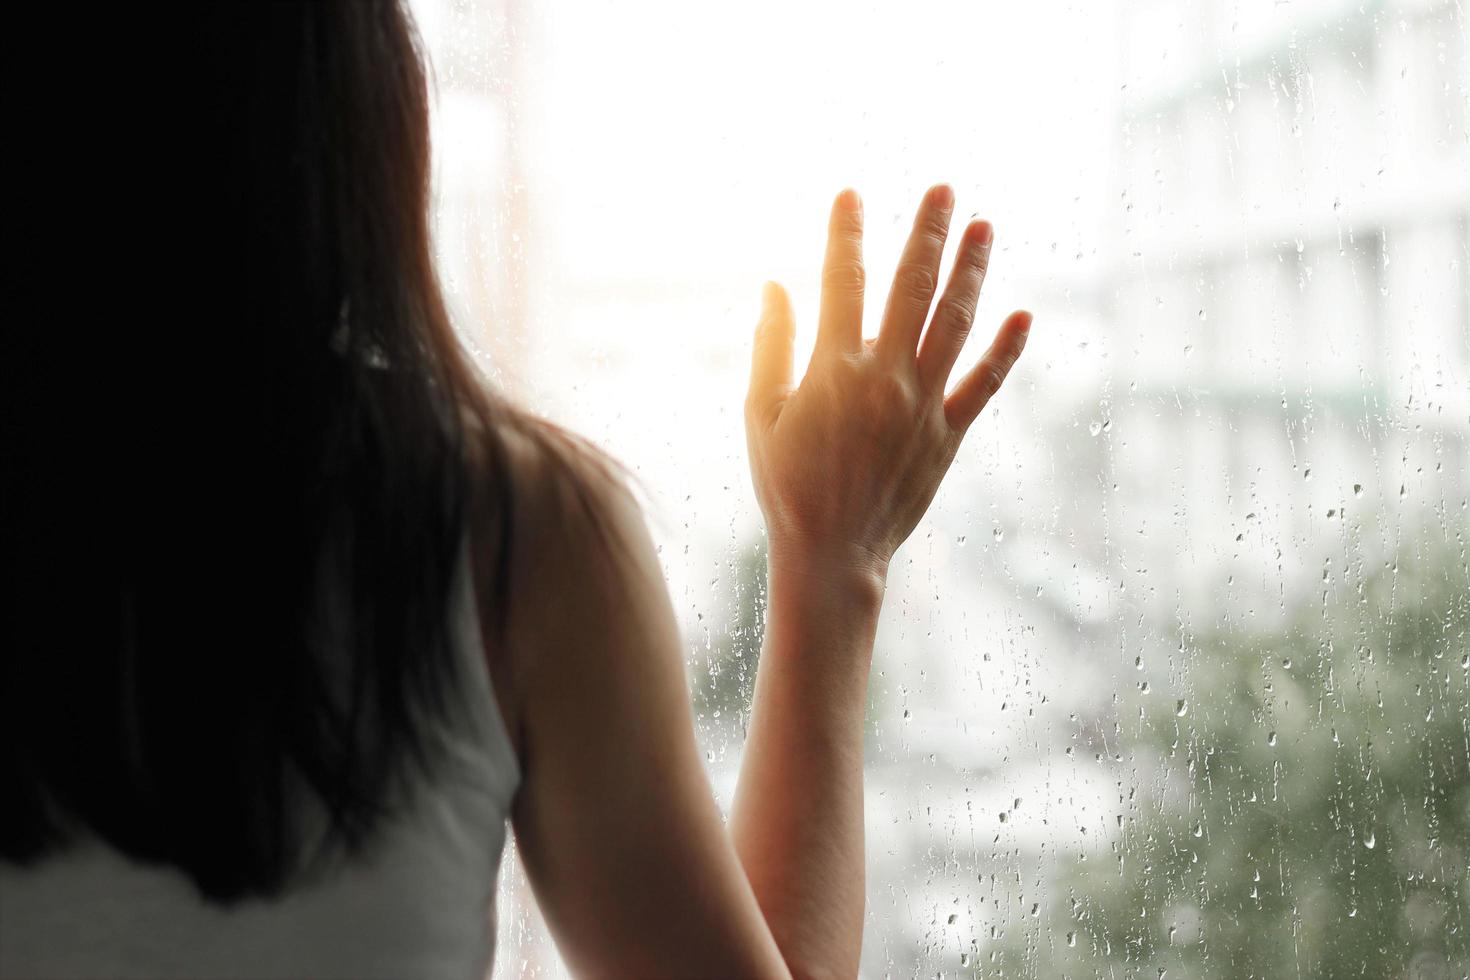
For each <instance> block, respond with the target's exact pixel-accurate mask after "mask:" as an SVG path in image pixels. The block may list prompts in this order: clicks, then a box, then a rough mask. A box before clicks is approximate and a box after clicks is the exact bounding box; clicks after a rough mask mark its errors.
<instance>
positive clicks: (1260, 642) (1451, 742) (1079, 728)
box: [415, 0, 1470, 980]
mask: <svg viewBox="0 0 1470 980" xmlns="http://www.w3.org/2000/svg"><path fill="white" fill-rule="evenodd" d="M415 9H416V13H417V15H418V17H419V19H420V24H421V27H422V29H423V32H424V34H425V37H426V41H427V44H428V47H429V50H430V54H431V60H432V62H433V65H434V68H435V76H436V78H435V81H436V87H437V101H436V109H435V128H434V138H435V152H436V201H437V212H436V230H437V234H438V242H439V249H440V261H441V264H442V268H443V270H444V279H445V283H446V290H447V293H448V295H449V297H450V300H451V303H452V305H453V307H454V311H455V314H456V317H457V318H458V321H459V323H460V325H461V327H462V328H463V329H464V331H465V332H466V335H467V336H468V337H469V339H470V341H471V343H472V344H473V345H474V346H475V348H476V350H477V351H478V352H479V354H480V356H482V357H483V359H484V362H485V363H486V364H487V366H489V367H490V369H491V370H492V372H493V373H494V374H495V376H496V377H497V378H498V379H499V380H500V382H501V383H502V384H503V385H504V386H505V387H506V388H507V389H509V390H510V391H511V392H512V393H513V394H514V395H516V396H518V397H522V398H525V399H527V400H529V401H530V402H531V403H532V404H534V405H535V406H536V407H537V408H538V409H541V410H544V411H546V412H548V413H549V414H551V415H552V416H553V417H555V418H557V419H558V420H561V421H564V422H566V423H568V424H570V425H571V426H573V427H575V428H577V429H579V430H581V431H583V432H585V433H587V434H589V435H590V436H592V437H593V438H594V439H596V440H597V441H599V442H600V443H602V444H603V445H605V446H606V447H607V448H609V449H610V450H612V451H613V452H614V453H615V454H617V455H618V456H619V457H621V458H622V459H623V460H625V461H626V462H627V463H628V464H629V465H630V466H632V468H633V469H634V470H635V471H637V472H638V473H640V474H641V475H642V477H643V478H644V479H645V480H646V482H647V484H648V486H649V487H650V488H652V489H653V490H654V491H656V496H655V498H654V499H653V500H652V501H651V502H650V515H651V518H652V523H653V530H654V534H655V537H656V539H657V540H658V542H659V543H660V546H661V553H662V556H663V560H664V563H665V567H666V571H667V574H668V577H669V581H670V586H671V589H672V592H673V596H674V599H675V603H676V605H677V606H678V608H679V609H680V610H681V612H682V613H683V614H684V617H685V619H684V629H685V639H686V643H687V646H688V654H689V672H690V683H691V695H692V697H693V698H694V701H695V705H696V709H697V712H698V716H699V728H700V732H699V734H700V738H701V740H702V742H703V745H704V748H705V749H706V753H707V754H706V759H707V761H708V765H709V771H710V774H711V779H712V781H713V783H714V785H715V787H716V789H717V793H718V794H719V795H720V796H721V798H722V800H724V801H725V802H728V799H729V795H730V792H731V790H732V789H733V785H734V778H735V767H736V764H737V762H738V759H739V751H740V744H741V738H742V730H743V724H744V721H745V714H744V711H745V706H746V704H747V703H748V697H749V692H750V681H751V679H752V673H751V672H752V670H753V666H754V662H755V651H756V649H757V647H758V644H759V630H760V625H759V608H760V607H759V602H760V597H761V589H762V582H761V578H762V576H761V569H762V562H761V547H762V545H761V534H760V530H759V528H760V524H759V520H758V513H757V511H756V508H755V504H754V500H753V498H752V495H751V493H750V491H749V478H748V475H747V471H746V468H745V459H744V440H743V435H742V430H741V413H740V405H741V400H742V398H743V392H744V384H745V377H746V366H747V363H748V360H747V358H748V344H749V340H750V335H751V330H752V328H753V325H754V318H755V315H756V310H757V305H758V297H759V287H760V282H761V280H762V279H765V278H774V279H778V280H780V281H782V282H784V283H785V284H786V285H787V286H788V288H790V289H791V291H792V293H793V296H794V298H795V300H796V303H797V310H798V317H799V328H800V330H801V334H800V335H799V338H798V342H799V343H801V342H802V341H805V343H807V344H808V345H809V344H810V343H811V341H812V339H813V334H814V329H815V322H816V301H817V289H818V267H819V264H820V257H821V251H822V243H823V234H824V224H825V216H826V209H827V206H828V203H829V201H830V199H831V197H832V195H834V194H835V193H836V191H837V190H839V189H840V188H841V187H842V186H843V185H846V184H852V185H853V186H856V187H858V188H859V189H860V190H861V191H862V193H863V195H864V199H865V203H866V209H867V225H868V234H867V259H868V263H869V269H870V282H871V284H872V286H871V289H872V293H871V299H870V301H869V304H868V306H869V311H870V314H871V316H872V317H873V320H872V322H871V323H870V330H869V333H870V334H871V333H872V332H873V330H872V327H873V326H874V325H875V324H876V318H877V315H878V313H879V311H880V310H881V307H882V299H883V295H884V290H885V289H886V280H887V278H888V276H889V275H890V274H891V272H892V269H893V265H894V263H895V261H896V259H897V256H898V251H899V248H900V246H901V244H902V241H903V238H904V236H905V234H906V233H907V228H908V223H909V220H910V218H911V216H912V213H913V208H914V207H915V205H916V204H917V202H918V199H919V197H920V195H921V194H922V193H923V191H924V189H925V188H926V187H927V186H928V185H929V184H931V183H933V182H935V181H938V180H947V181H949V182H951V183H952V184H953V185H954V187H955V190H956V193H957V196H958V201H959V203H958V207H957V215H959V216H960V217H963V216H965V215H968V214H969V213H971V212H972V211H973V212H979V213H980V214H981V215H983V216H985V217H988V218H991V219H992V220H993V221H994V222H995V224H996V228H997V236H998V252H997V254H996V256H995V259H994V261H993V264H992V270H991V274H990V277H989V281H988V283H987V286H986V295H985V298H984V299H983V300H982V305H981V321H982V325H981V327H980V328H979V329H984V328H985V326H989V325H994V324H996V323H998V321H999V319H1000V316H1001V315H1002V314H1003V313H1004V312H1006V311H1008V310H1010V309H1011V308H1013V307H1017V306H1025V307H1027V308H1030V309H1032V310H1034V311H1035V313H1036V316H1037V320H1036V328H1035V330H1034V331H1033V334H1032V340H1031V346H1030V349H1028V351H1027V353H1026V356H1025V357H1024V359H1023V360H1022V363H1021V365H1020V366H1019V367H1018V369H1017V373H1016V374H1014V375H1013V376H1012V380H1011V381H1010V382H1009V383H1008V384H1007V387H1006V389H1005V390H1004V392H1003V393H1002V394H1001V396H1000V397H999V398H998V399H997V400H996V402H995V403H993V405H992V407H990V408H988V409H987V410H986V413H985V415H984V417H983V419H982V421H981V422H980V423H978V424H977V427H976V428H975V429H974V430H973V431H972V434H971V435H970V437H969V439H968V441H967V444H966V446H965V447H964V449H963V450H962V454H961V458H960V460H959V461H958V462H957V464H956V466H955V469H954V471H953V473H952V474H951V476H950V478H949V480H948V481H947V483H946V485H945V487H944V488H943V489H942V490H941V492H940V495H939V497H938V499H937V500H936V501H935V504H934V507H933V510H932V512H931V514H930V515H929V517H928V518H926V520H925V522H924V523H922V524H921V525H920V526H919V528H918V530H917V531H916V532H915V533H914V535H913V537H912V538H911V539H910V541H909V542H908V544H907V545H905V547H904V549H903V550H902V551H901V552H900V553H899V557H898V560H897V561H896V562H895V567H894V569H893V573H892V576H891V581H890V589H889V598H888V602H887V605H886V608H885V613H884V619H883V623H882V626H881V628H880V632H879V638H878V644H877V652H876V658H875V667H874V677H873V682H872V692H873V701H872V706H871V711H870V716H869V721H868V725H869V728H868V756H867V757H868V760H869V772H868V784H867V785H868V798H867V807H868V809H867V821H868V842H869V845H868V846H869V853H868V868H869V871H868V881H869V895H868V920H867V927H866V930H865V938H864V957H863V970H864V975H865V976H873V977H881V976H895V977H908V976H925V977H932V976H945V977H948V976H966V977H970V976H975V977H1060V976H1070V977H1099V978H1102V977H1107V978H1114V977H1137V978H1147V980H1155V978H1158V977H1161V976H1168V977H1191V978H1235V977H1251V976H1255V977H1275V976H1300V977H1321V978H1327V977H1385V976H1395V977H1406V978H1407V977H1411V978H1423V980H1428V978H1440V977H1446V978H1447V977H1460V976H1463V975H1465V974H1466V973H1467V971H1470V874H1467V870H1466V869H1467V867H1470V735H1467V732H1470V552H1467V549H1470V540H1467V533H1470V505H1467V500H1470V41H1467V38H1470V26H1467V22H1466V19H1465V18H1466V13H1465V10H1464V7H1463V5H1462V4H1457V3H1453V2H1448V0H1414V2H1409V0H1368V2H1352V3H1348V2H1340V0H1312V2H1306V0H1296V2H1292V3H1286V2H1281V0H1277V2H1272V0H1235V2H1231V0H1183V2H1172V0H1171V2H1160V0H1153V2H1142V3H1117V4H1112V3H1093V2H1088V0H1046V2H1041V3H1034V4H1006V5H993V4H978V3H959V2H952V3H938V2H920V3H917V4H906V5H893V4H876V3H863V2H860V3H857V4H851V3H844V4H838V3H832V4H821V5H818V4H810V5H808V4H782V3H775V2H773V0H755V2H751V3H744V4H737V5H729V6H719V7H717V6H711V5H706V4H688V3H677V2H671V0H644V2H638V3H618V4H614V3H611V2H602V0H596V2H587V3H577V4H558V3H532V2H530V0H415ZM952 250H953V243H951V249H950V251H951V252H952ZM972 343H976V346H977V351H976V352H971V357H973V356H974V355H975V353H977V352H978V347H979V346H980V343H979V342H978V338H977V341H974V342H972ZM801 362H802V358H801V356H800V353H799V354H798V363H801ZM502 892H503V894H502V898H501V901H502V923H501V929H502V936H501V944H500V955H499V964H498V971H499V973H500V975H504V976H510V975H513V974H519V973H528V974H530V975H537V976H557V975H560V972H561V967H560V966H559V964H558V962H557V960H556V957H555V952H554V950H553V949H552V948H551V947H550V946H549V945H548V944H547V943H546V940H545V938H544V935H543V934H542V933H541V931H540V926H539V920H538V918H537V916H536V914H535V911H534V903H533V902H532V901H531V899H530V897H529V892H528V890H527V889H526V887H525V884H524V880H523V878H522V877H520V876H519V874H518V873H517V872H516V871H515V869H514V866H513V865H510V866H509V870H508V872H507V874H506V875H505V876H504V881H503V884H502Z"/></svg>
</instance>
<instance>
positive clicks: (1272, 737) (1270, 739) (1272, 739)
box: [1266, 732, 1276, 746]
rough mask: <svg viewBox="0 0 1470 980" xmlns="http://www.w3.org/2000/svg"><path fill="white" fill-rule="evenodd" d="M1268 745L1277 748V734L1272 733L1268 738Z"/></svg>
mask: <svg viewBox="0 0 1470 980" xmlns="http://www.w3.org/2000/svg"><path fill="white" fill-rule="evenodd" d="M1266 744H1267V745H1270V746H1275V744H1276V733H1275V732H1271V733H1269V734H1268V735H1267V736H1266Z"/></svg>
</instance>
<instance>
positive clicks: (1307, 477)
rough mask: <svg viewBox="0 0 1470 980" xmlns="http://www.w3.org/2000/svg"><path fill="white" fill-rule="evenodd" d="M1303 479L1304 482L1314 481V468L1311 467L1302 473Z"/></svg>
mask: <svg viewBox="0 0 1470 980" xmlns="http://www.w3.org/2000/svg"><path fill="white" fill-rule="evenodd" d="M1302 479H1303V480H1306V481H1308V482H1310V481H1311V479H1312V468H1311V467H1310V466H1308V467H1307V468H1306V469H1305V470H1303V471H1302Z"/></svg>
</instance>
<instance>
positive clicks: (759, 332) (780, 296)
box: [745, 282, 796, 423]
mask: <svg viewBox="0 0 1470 980" xmlns="http://www.w3.org/2000/svg"><path fill="white" fill-rule="evenodd" d="M795 337H796V316H795V314H794V313H793V311H792V309H791V297H790V296H788V295H787V294H786V290H784V289H782V288H781V286H780V285H778V284H777V283H774V282H767V283H766V284H765V285H764V286H763V287H762V290H761V318H760V322H759V323H758V324H757V325H756V328H755V350H754V352H753V355H752V357H751V366H750V393H749V395H747V397H746V399H745V410H746V415H747V417H748V418H750V419H752V420H758V421H761V422H765V423H769V422H770V420H771V418H772V416H773V415H774V414H775V410H776V408H777V407H778V406H779V405H780V404H781V402H782V401H784V400H785V398H786V396H787V395H789V394H790V393H791V356H792V345H793V343H794V342H795Z"/></svg>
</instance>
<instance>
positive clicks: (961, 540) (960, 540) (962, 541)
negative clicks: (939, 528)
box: [954, 534, 965, 548]
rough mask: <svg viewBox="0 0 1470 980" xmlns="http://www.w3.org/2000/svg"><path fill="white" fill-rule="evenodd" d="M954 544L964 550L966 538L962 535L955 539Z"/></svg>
mask: <svg viewBox="0 0 1470 980" xmlns="http://www.w3.org/2000/svg"><path fill="white" fill-rule="evenodd" d="M954 543H955V544H957V545H959V546H960V547H961V548H963V547H964V546H965V536H964V535H963V534H961V535H960V536H959V537H957V538H955V539H954Z"/></svg>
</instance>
